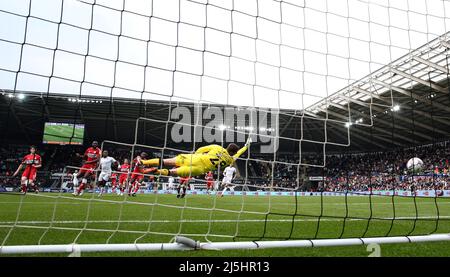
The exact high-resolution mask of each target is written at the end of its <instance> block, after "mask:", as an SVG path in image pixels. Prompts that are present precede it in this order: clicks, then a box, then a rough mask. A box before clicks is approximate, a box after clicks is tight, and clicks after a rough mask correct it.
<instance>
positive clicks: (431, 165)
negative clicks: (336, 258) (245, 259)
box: [0, 141, 450, 191]
mask: <svg viewBox="0 0 450 277" xmlns="http://www.w3.org/2000/svg"><path fill="white" fill-rule="evenodd" d="M105 148H106V149H108V150H109V153H110V156H113V157H115V158H116V159H117V160H119V161H120V162H123V160H124V159H125V158H127V159H130V158H131V156H133V157H135V156H136V155H138V154H139V153H140V152H141V151H142V150H141V149H135V153H134V154H133V155H131V153H130V149H127V148H120V147H116V146H113V145H108V146H106V147H105ZM84 150H85V147H83V146H59V145H41V146H39V147H38V153H39V154H40V155H41V156H42V160H43V167H42V169H40V170H39V174H38V179H37V182H38V184H40V185H43V186H45V185H50V184H49V182H50V181H49V178H48V177H49V176H51V175H52V174H53V173H62V172H66V173H67V174H71V173H72V172H73V171H74V170H75V169H72V168H67V166H80V165H81V163H82V158H81V157H80V156H79V155H77V153H78V154H81V155H82V154H83V152H84ZM28 151H29V149H28V146H17V145H11V146H9V147H2V148H0V185H1V186H11V185H14V184H18V183H19V177H20V175H19V177H16V178H11V176H12V174H13V173H14V171H15V170H16V169H17V167H18V166H19V164H20V162H21V160H22V158H23V157H24V156H25V155H26V154H27V153H28ZM146 152H147V153H149V154H150V156H153V157H154V156H159V155H160V154H159V153H158V152H152V151H150V150H146ZM175 154H176V153H169V152H167V151H166V152H165V155H167V156H171V155H172V156H173V155H175ZM412 157H419V158H420V159H422V160H423V162H424V168H423V170H422V171H421V172H420V173H416V175H417V176H414V177H413V176H412V174H411V172H408V170H407V169H406V163H407V161H408V160H409V159H410V158H412ZM449 157H450V141H447V142H441V143H435V144H430V145H423V146H418V147H414V148H406V149H397V150H393V151H385V152H375V153H373V152H372V153H344V154H343V153H341V154H332V155H327V156H326V157H325V158H326V165H325V167H312V166H304V165H300V163H299V157H298V156H296V155H294V154H292V153H290V154H285V155H283V154H278V155H277V157H276V158H275V160H276V161H275V162H273V160H274V156H273V155H267V156H264V155H262V154H259V155H254V156H252V157H251V159H250V160H249V161H248V162H242V161H241V162H239V163H238V169H239V172H240V174H239V175H240V179H241V180H242V179H245V180H246V182H247V184H248V185H249V186H250V187H255V188H259V189H263V190H275V191H277V190H286V189H295V190H309V191H310V190H316V191H345V190H351V191H368V190H392V189H399V190H400V189H404V190H409V189H411V188H415V189H450V178H449V177H448V175H449V174H448V170H449ZM302 159H307V160H309V161H312V162H311V164H317V165H320V164H321V163H322V160H323V157H322V156H321V157H318V156H317V157H316V156H314V155H309V156H308V155H306V154H305V155H304V156H303V157H302ZM246 167H247V168H246ZM245 175H246V177H245ZM311 176H313V177H320V178H316V179H314V180H311V178H310V177H311ZM215 177H216V178H217V176H215Z"/></svg>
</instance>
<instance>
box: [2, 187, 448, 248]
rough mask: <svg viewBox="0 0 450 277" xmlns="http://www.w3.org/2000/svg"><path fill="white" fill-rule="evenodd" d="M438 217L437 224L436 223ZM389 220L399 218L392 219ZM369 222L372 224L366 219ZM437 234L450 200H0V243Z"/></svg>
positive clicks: (44, 196) (46, 196) (50, 196)
mask: <svg viewBox="0 0 450 277" xmlns="http://www.w3.org/2000/svg"><path fill="white" fill-rule="evenodd" d="M346 200H347V201H346ZM267 213H269V214H268V215H267ZM394 213H395V214H394ZM294 214H296V216H293V215H294ZM438 215H439V217H440V220H439V221H437V220H436V217H437V216H438ZM394 216H395V218H396V219H395V220H392V218H393V217H394ZM345 217H347V219H346V220H344V219H343V218H345ZM370 217H371V218H372V219H371V220H370V221H369V220H367V218H370ZM266 219H267V220H266ZM319 219H320V220H319ZM13 226H15V227H13ZM12 227H13V228H12ZM434 232H436V233H449V232H450V199H449V198H437V199H434V198H416V199H415V200H414V199H413V198H405V197H394V199H392V197H378V196H374V197H372V198H371V201H369V197H368V196H362V197H351V196H349V197H347V198H346V197H344V196H336V197H329V196H327V197H323V198H321V197H316V196H311V197H297V198H295V197H290V196H289V197H288V196H272V197H268V196H257V197H256V196H225V197H223V198H219V197H215V196H209V195H187V196H186V198H184V199H177V198H176V197H175V195H154V194H145V195H144V194H141V195H138V196H137V197H136V198H134V197H133V198H132V197H125V196H122V197H121V196H117V195H106V196H103V197H101V198H99V197H97V195H95V194H85V195H83V196H82V197H79V198H75V197H73V196H71V195H70V194H56V193H41V194H39V195H33V194H28V195H26V196H21V195H15V194H14V195H13V194H0V244H1V243H4V245H26V244H39V243H40V244H69V243H73V242H76V243H79V244H83V243H133V242H135V241H137V242H139V243H147V242H169V241H170V239H171V238H173V236H174V235H175V234H179V233H180V234H183V235H185V236H188V237H191V238H193V239H196V240H200V241H206V238H207V239H208V240H210V241H232V238H233V237H235V239H236V240H238V241H248V240H253V239H260V238H262V239H271V240H275V239H278V240H284V239H286V238H288V237H289V236H290V237H291V238H292V239H309V238H315V237H316V238H338V237H357V238H358V237H361V236H365V237H372V236H385V235H389V236H396V235H423V234H429V233H434ZM8 234H9V235H8ZM5 238H7V239H6V240H5ZM369 254H370V252H368V251H367V250H366V246H349V247H318V248H279V249H260V250H233V251H231V250H228V251H206V250H201V251H157V252H150V251H148V252H128V253H127V252H120V253H119V252H103V253H82V255H83V256H235V257H239V256H243V257H251V256H368V255H369ZM39 255H44V256H67V254H39ZM39 255H34V256H39ZM381 255H382V256H450V242H448V241H447V242H432V243H431V242H430V243H415V244H385V245H381Z"/></svg>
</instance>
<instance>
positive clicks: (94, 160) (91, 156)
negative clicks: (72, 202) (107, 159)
mask: <svg viewBox="0 0 450 277" xmlns="http://www.w3.org/2000/svg"><path fill="white" fill-rule="evenodd" d="M77 155H78V156H80V155H79V154H77ZM100 156H101V150H100V148H98V142H97V141H93V142H92V146H91V147H89V148H88V149H86V151H85V152H84V155H83V160H84V163H83V166H82V167H81V168H80V171H78V174H77V175H76V177H75V178H73V184H74V187H76V186H78V183H79V180H78V179H79V178H82V179H81V185H80V186H79V187H78V189H76V190H75V191H74V192H73V195H75V196H78V195H81V194H83V190H84V189H85V187H86V185H87V182H88V178H89V177H91V176H95V169H96V168H97V164H98V161H99V160H100Z"/></svg>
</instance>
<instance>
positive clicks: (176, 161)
mask: <svg viewBox="0 0 450 277" xmlns="http://www.w3.org/2000/svg"><path fill="white" fill-rule="evenodd" d="M251 142H252V140H251V138H250V137H249V138H248V139H247V142H246V143H245V146H244V147H242V148H241V149H239V146H237V145H236V144H234V143H230V144H229V145H228V146H227V148H226V149H225V148H223V147H222V146H220V145H216V144H211V145H207V146H203V147H200V148H199V149H197V151H195V153H194V154H180V155H177V156H176V157H174V158H170V159H160V158H156V159H150V160H141V161H140V162H141V163H142V164H144V165H146V166H159V165H161V167H174V168H172V169H170V170H169V169H165V168H163V169H158V170H156V171H155V173H154V174H161V175H165V176H167V175H170V176H179V177H187V176H199V175H204V174H206V173H207V172H208V171H214V170H216V169H217V168H218V167H219V166H220V167H221V168H225V167H227V166H229V165H230V164H232V163H233V162H234V161H235V160H236V159H237V158H239V157H240V156H241V155H242V154H243V153H244V152H245V151H246V150H247V148H248V146H249V145H250V143H251Z"/></svg>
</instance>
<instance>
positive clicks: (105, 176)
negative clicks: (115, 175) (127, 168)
mask: <svg viewBox="0 0 450 277" xmlns="http://www.w3.org/2000/svg"><path fill="white" fill-rule="evenodd" d="M110 177H111V173H109V172H100V175H99V176H98V180H99V181H105V182H108V181H109V178H110Z"/></svg>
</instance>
